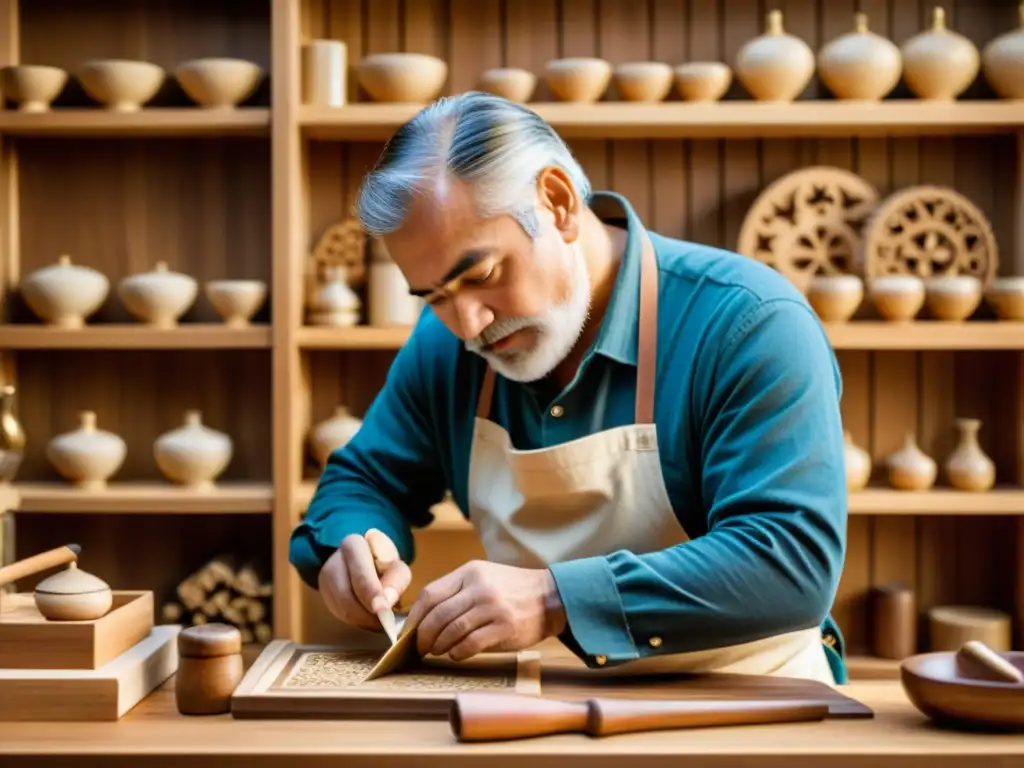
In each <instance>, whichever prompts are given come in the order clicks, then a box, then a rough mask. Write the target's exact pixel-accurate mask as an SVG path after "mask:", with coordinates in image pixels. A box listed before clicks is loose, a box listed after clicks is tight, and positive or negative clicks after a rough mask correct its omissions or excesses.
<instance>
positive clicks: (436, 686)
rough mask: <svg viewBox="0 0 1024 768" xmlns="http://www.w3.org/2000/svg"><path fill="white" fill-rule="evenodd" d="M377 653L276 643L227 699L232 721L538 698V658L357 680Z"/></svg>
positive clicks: (417, 714)
mask: <svg viewBox="0 0 1024 768" xmlns="http://www.w3.org/2000/svg"><path fill="white" fill-rule="evenodd" d="M380 655H381V651H379V650H376V649H372V648H370V649H365V648H347V647H339V646H331V645H297V644H295V643H292V642H290V641H287V640H274V641H272V642H271V643H269V644H268V645H267V647H266V648H264V649H263V651H262V652H261V653H260V656H259V658H258V659H256V661H255V662H254V663H253V665H252V666H251V667H250V668H249V670H248V671H247V672H246V674H245V677H243V678H242V681H241V682H240V683H239V684H238V687H237V688H235V692H234V694H233V696H232V698H231V714H232V715H233V716H234V717H236V718H292V717H296V718H336V717H337V718H344V717H358V718H362V719H366V718H371V719H388V718H392V717H404V718H436V719H445V718H447V717H448V710H449V709H450V707H451V703H452V700H453V699H454V697H455V694H457V693H459V692H461V691H481V690H493V691H502V692H505V693H522V694H527V695H534V696H539V695H540V654H539V653H536V652H532V651H523V652H521V653H518V654H515V653H494V654H485V655H483V656H481V657H478V658H476V659H471V660H470V661H468V662H463V663H461V664H458V665H456V664H454V663H453V662H450V661H446V660H443V659H438V660H436V661H433V660H431V661H423V662H421V663H419V664H416V665H414V666H410V667H409V668H407V669H403V670H401V671H396V672H392V673H390V674H388V675H385V676H384V677H381V678H378V679H376V680H371V681H369V682H366V683H361V682H360V681H361V680H362V677H363V676H364V675H365V674H366V673H367V672H369V670H370V668H371V667H372V666H373V664H374V663H375V662H376V661H377V659H378V658H380Z"/></svg>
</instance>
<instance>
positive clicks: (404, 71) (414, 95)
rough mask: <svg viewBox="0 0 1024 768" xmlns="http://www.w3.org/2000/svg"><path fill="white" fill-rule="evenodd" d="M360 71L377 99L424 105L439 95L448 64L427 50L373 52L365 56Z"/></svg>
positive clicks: (369, 89) (362, 78)
mask: <svg viewBox="0 0 1024 768" xmlns="http://www.w3.org/2000/svg"><path fill="white" fill-rule="evenodd" d="M357 74H358V78H359V84H360V85H361V86H363V88H364V89H365V90H366V92H367V93H368V94H370V97H371V98H372V99H373V100H374V101H383V102H396V103H413V104H423V103H426V102H429V101H433V100H434V99H436V98H437V97H438V96H439V95H440V93H441V89H442V88H443V87H444V83H445V80H447V78H448V64H447V63H446V62H445V61H444V60H443V59H439V58H437V57H436V56H428V55H427V54H424V53H374V54H370V55H369V56H364V57H363V58H362V60H361V61H360V62H359V64H358V67H357Z"/></svg>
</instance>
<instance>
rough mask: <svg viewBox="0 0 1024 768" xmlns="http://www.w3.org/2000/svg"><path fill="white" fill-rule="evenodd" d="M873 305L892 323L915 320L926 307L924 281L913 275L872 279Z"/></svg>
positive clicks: (885, 276) (884, 276)
mask: <svg viewBox="0 0 1024 768" xmlns="http://www.w3.org/2000/svg"><path fill="white" fill-rule="evenodd" d="M870 294H871V303H872V304H874V305H875V309H877V310H878V314H880V315H881V316H882V317H883V318H885V319H886V320H888V321H889V322H892V323H906V322H909V321H911V320H913V319H914V317H916V316H917V313H918V312H920V311H921V307H923V306H924V281H923V280H921V278H919V277H915V276H913V275H883V276H880V277H875V278H872V280H871V287H870Z"/></svg>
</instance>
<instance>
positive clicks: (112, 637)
mask: <svg viewBox="0 0 1024 768" xmlns="http://www.w3.org/2000/svg"><path fill="white" fill-rule="evenodd" d="M113 597H114V604H113V606H112V607H111V609H110V611H108V612H107V614H106V615H105V616H102V617H101V618H99V619H96V620H95V621H48V620H47V619H45V618H43V616H42V615H41V614H40V613H39V611H38V610H37V609H36V606H35V601H34V600H33V598H32V594H31V593H26V592H22V593H18V594H14V595H3V596H2V597H0V670H2V669H91V670H95V669H99V668H100V667H102V666H103V665H105V664H107V663H108V662H110V661H111V660H113V659H115V658H117V657H118V656H119V655H121V654H122V653H124V652H125V651H126V650H128V649H129V648H131V647H132V646H134V645H135V644H136V643H138V642H139V641H140V640H142V639H143V638H145V637H146V636H147V635H149V633H150V632H151V631H152V629H153V625H154V623H155V619H154V609H153V593H152V592H151V591H148V590H144V591H138V592H135V591H132V592H127V591H115V592H114V593H113Z"/></svg>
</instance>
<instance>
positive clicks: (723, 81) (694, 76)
mask: <svg viewBox="0 0 1024 768" xmlns="http://www.w3.org/2000/svg"><path fill="white" fill-rule="evenodd" d="M673 74H674V75H675V85H676V92H677V93H678V94H679V96H680V97H681V98H682V99H683V100H684V101H718V100H719V99H721V98H722V97H723V96H724V95H725V92H726V91H728V90H729V86H730V85H732V69H730V68H729V65H727V64H723V63H722V62H720V61H691V62H688V63H686V64H680V65H679V66H677V67H676V68H675V69H674V70H673Z"/></svg>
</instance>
